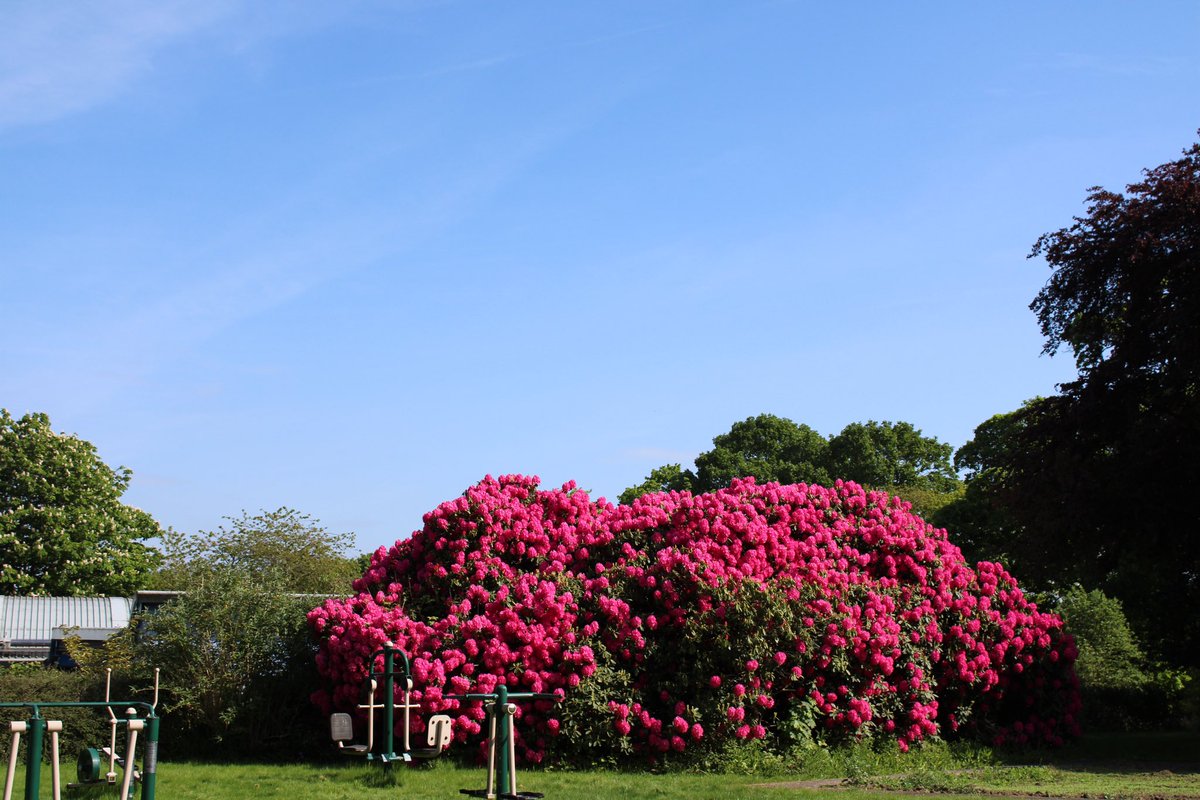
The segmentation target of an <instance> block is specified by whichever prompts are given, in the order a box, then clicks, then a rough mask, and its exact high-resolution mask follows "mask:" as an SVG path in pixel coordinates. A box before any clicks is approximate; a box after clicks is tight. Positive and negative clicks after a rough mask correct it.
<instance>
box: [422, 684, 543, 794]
mask: <svg viewBox="0 0 1200 800" xmlns="http://www.w3.org/2000/svg"><path fill="white" fill-rule="evenodd" d="M446 699H447V700H482V701H483V702H484V707H485V708H486V709H487V713H488V741H487V751H488V756H487V762H488V763H487V786H486V787H485V788H483V789H460V790H459V791H460V792H461V793H462V794H465V795H469V796H471V797H480V798H483V799H484V800H534V798H539V797H544V795H543V794H541V793H540V792H521V791H518V790H517V740H516V737H515V736H513V717H514V715H515V714H516V712H517V707H516V706H515V705H513V704H512V703H510V702H508V701H509V700H551V701H554V702H558V701H559V700H561V699H562V698H561V697H560V696H559V695H557V694H544V693H538V692H509V691H508V687H507V686H498V687H496V691H495V692H493V693H490V694H448V695H446Z"/></svg>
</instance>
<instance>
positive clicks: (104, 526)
mask: <svg viewBox="0 0 1200 800" xmlns="http://www.w3.org/2000/svg"><path fill="white" fill-rule="evenodd" d="M131 477H132V473H131V472H130V471H129V470H128V469H126V468H125V467H118V468H117V469H113V468H111V467H109V466H108V465H107V464H105V463H104V461H102V460H101V459H100V456H99V455H98V454H97V452H96V448H95V447H94V446H93V445H92V444H90V443H88V442H85V441H84V440H82V439H79V438H76V437H75V436H70V435H67V434H61V433H55V432H54V429H53V428H52V427H51V426H50V418H49V417H48V416H47V415H45V414H26V415H25V416H23V417H21V418H20V419H15V418H14V417H13V416H12V415H10V414H9V412H8V411H7V410H5V409H0V593H3V594H10V595H12V594H40V595H89V594H100V595H124V594H129V593H130V592H132V591H134V590H136V589H137V588H139V587H140V586H142V585H143V583H144V581H145V580H146V578H147V576H148V575H149V573H150V572H151V570H152V569H153V568H154V566H155V564H156V563H157V560H158V553H157V551H156V550H155V549H154V548H152V547H150V546H149V545H148V544H146V540H148V539H151V538H153V537H156V536H158V535H159V534H160V533H162V531H161V529H160V528H159V525H158V523H157V522H155V521H154V518H153V517H151V516H150V515H149V514H147V513H146V512H145V511H142V510H140V509H137V508H134V507H132V506H129V505H126V504H125V503H122V502H121V496H122V495H123V494H124V493H125V490H126V489H127V488H128V487H129V481H130V478H131Z"/></svg>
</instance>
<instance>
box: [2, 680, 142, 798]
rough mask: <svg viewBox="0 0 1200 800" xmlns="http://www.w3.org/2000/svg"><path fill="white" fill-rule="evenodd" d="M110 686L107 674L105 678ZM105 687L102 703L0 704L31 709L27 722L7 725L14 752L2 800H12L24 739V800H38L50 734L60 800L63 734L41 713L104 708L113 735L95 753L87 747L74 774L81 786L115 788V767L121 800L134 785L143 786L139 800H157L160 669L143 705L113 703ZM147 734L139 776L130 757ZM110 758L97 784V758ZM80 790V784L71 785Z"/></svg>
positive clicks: (55, 787)
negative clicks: (121, 744) (121, 731)
mask: <svg viewBox="0 0 1200 800" xmlns="http://www.w3.org/2000/svg"><path fill="white" fill-rule="evenodd" d="M109 680H110V681H111V671H110V675H109ZM110 686H111V682H109V683H107V685H106V688H105V699H104V700H103V701H87V702H53V703H37V702H34V703H0V708H26V709H29V711H30V714H29V718H28V719H25V720H15V721H13V722H10V723H9V730H10V731H11V732H12V750H11V751H10V752H9V755H8V772H7V774H6V775H5V779H4V800H12V788H13V778H14V776H15V774H16V769H17V749H18V747H19V746H20V744H21V736H22V734H24V735H27V736H28V748H27V752H26V758H25V800H38V791H39V789H40V784H41V777H42V751H43V749H44V745H43V742H44V735H45V734H46V733H49V734H50V768H51V774H52V777H51V784H52V785H51V792H52V794H53V797H54V800H61V798H62V781H61V776H60V769H59V766H60V765H59V761H60V759H59V752H58V734H59V733H60V732H62V729H63V728H62V721H61V720H52V719H46V718H45V717H44V716H43V715H42V710H43V709H48V708H103V709H106V710H107V711H108V715H109V725H110V728H111V730H112V736H111V739H110V742H109V747H107V748H102V749H101V750H96V749H92V748H85V749H84V750H83V752H81V753H80V756H79V761H78V773H79V779H80V781H81V783H84V784H86V783H104V782H107V783H109V784H111V785H114V786H115V785H116V778H117V775H116V770H115V765H117V764H119V765H120V766H121V767H122V770H123V772H124V776H123V780H122V781H121V787H120V799H121V800H129V798H130V792H131V790H132V789H133V787H134V784H135V783H141V786H142V800H155V798H154V793H155V787H156V783H157V778H158V774H157V773H158V724H159V717H158V715H157V714H156V713H155V707H156V706H157V705H158V670H155V671H154V702H153V703H143V702H140V701H135V700H111V699H109V696H108V687H110ZM119 710H123V711H124V714H125V716H124V718H121V717H118V716H117V713H116V712H117V711H119ZM121 726H124V727H125V729H126V731H127V732H128V736H127V739H126V742H127V744H126V749H125V756H124V758H121V757H119V756H118V755H117V753H116V741H117V728H118V727H121ZM143 731H144V732H145V734H146V737H145V746H144V748H143V749H144V753H143V768H142V770H141V771H140V772H139V771H138V770H137V768H136V767H135V766H134V755H135V753H136V751H137V742H138V735H139V734H140V733H141V732H143ZM101 752H104V753H105V754H106V755H108V756H109V759H110V760H109V771H108V773H107V774H106V775H104V776H103V777H104V779H105V780H103V781H102V780H101V775H100V753H101ZM75 785H78V784H75Z"/></svg>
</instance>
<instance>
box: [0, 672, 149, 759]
mask: <svg viewBox="0 0 1200 800" xmlns="http://www.w3.org/2000/svg"><path fill="white" fill-rule="evenodd" d="M103 699H104V682H103V678H100V679H97V677H96V676H95V675H91V674H88V673H84V672H66V671H63V670H58V669H53V668H50V667H43V666H42V665H40V664H36V665H34V664H28V665H25V664H16V665H13V666H9V667H0V702H3V703H21V702H35V701H36V702H43V703H46V702H77V701H80V700H103ZM117 699H122V700H124V699H130V698H129V697H128V696H126V695H120V696H118V697H117ZM4 711H5V712H6V713H5V716H4V719H5V720H9V719H14V720H15V719H28V718H29V712H28V711H27V710H20V709H15V708H7V709H4ZM42 715H43V716H44V717H46V718H48V719H57V720H62V723H63V732H62V734H60V737H59V740H60V741H59V750H60V752H62V753H64V754H70V755H69V756H65V757H70V758H73V754H74V753H76V752H78V750H79V748H81V747H96V746H98V745H99V744H101V743H104V744H107V743H108V731H109V729H108V724H107V720H108V717H107V716H106V715H104V712H101V711H96V710H95V709H91V708H55V709H45V710H44V711H43V712H42ZM27 738H28V737H23V738H22V741H21V750H22V753H21V755H20V759H21V763H24V761H25V755H24V750H25V746H26V744H27V742H26V739H27ZM48 750H49V748H48V747H47V758H48V757H49V754H48Z"/></svg>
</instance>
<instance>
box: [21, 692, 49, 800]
mask: <svg viewBox="0 0 1200 800" xmlns="http://www.w3.org/2000/svg"><path fill="white" fill-rule="evenodd" d="M27 724H28V725H29V744H28V745H27V746H28V748H29V749H28V750H27V751H26V753H25V800H38V787H39V785H40V784H41V782H42V731H43V730H44V729H45V727H46V720H44V719H42V718H41V717H40V716H39V715H38V709H37V706H34V707H33V716H32V717H31V718H30V719H29V722H28V723H27Z"/></svg>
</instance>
